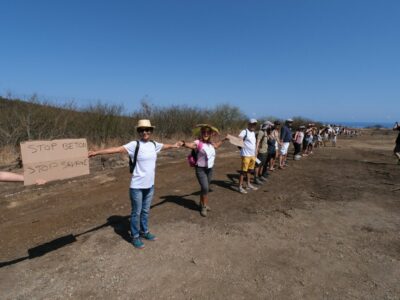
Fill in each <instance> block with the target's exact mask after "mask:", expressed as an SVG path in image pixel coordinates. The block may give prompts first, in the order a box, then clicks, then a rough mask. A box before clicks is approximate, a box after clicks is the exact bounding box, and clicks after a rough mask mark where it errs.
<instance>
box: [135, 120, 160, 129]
mask: <svg viewBox="0 0 400 300" xmlns="http://www.w3.org/2000/svg"><path fill="white" fill-rule="evenodd" d="M136 128H156V127H155V126H151V123H150V120H139V121H138V124H137V126H136Z"/></svg>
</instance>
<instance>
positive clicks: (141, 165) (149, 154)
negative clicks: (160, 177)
mask: <svg viewBox="0 0 400 300" xmlns="http://www.w3.org/2000/svg"><path fill="white" fill-rule="evenodd" d="M139 143H140V146H139V152H138V155H137V161H136V166H135V169H134V170H133V173H132V179H131V184H130V188H131V189H149V188H151V187H152V186H153V185H154V177H155V170H156V160H157V153H158V152H160V150H161V149H162V147H163V146H164V145H163V144H160V143H157V142H154V143H153V142H151V141H148V142H143V141H139ZM136 145H137V141H132V142H130V143H128V144H126V145H124V146H123V147H124V148H125V149H126V151H128V154H129V156H130V157H131V159H132V160H133V159H134V156H135V150H136Z"/></svg>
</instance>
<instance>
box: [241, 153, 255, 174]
mask: <svg viewBox="0 0 400 300" xmlns="http://www.w3.org/2000/svg"><path fill="white" fill-rule="evenodd" d="M255 166H256V157H255V156H242V171H243V172H247V171H249V170H254V167H255Z"/></svg>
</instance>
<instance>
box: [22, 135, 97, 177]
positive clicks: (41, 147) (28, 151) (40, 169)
mask: <svg viewBox="0 0 400 300" xmlns="http://www.w3.org/2000/svg"><path fill="white" fill-rule="evenodd" d="M21 154H22V162H23V164H24V178H25V180H24V185H31V184H35V183H36V180H37V179H44V180H46V181H53V180H59V179H66V178H72V177H76V176H81V175H87V174H89V158H88V150H87V142H86V139H65V140H52V141H31V142H24V143H21Z"/></svg>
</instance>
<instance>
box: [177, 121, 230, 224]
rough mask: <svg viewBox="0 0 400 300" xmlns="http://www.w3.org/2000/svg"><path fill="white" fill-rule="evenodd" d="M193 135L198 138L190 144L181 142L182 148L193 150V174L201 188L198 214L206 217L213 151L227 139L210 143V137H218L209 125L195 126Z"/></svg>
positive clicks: (213, 158) (214, 129)
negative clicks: (194, 160)
mask: <svg viewBox="0 0 400 300" xmlns="http://www.w3.org/2000/svg"><path fill="white" fill-rule="evenodd" d="M194 133H195V135H197V136H199V138H198V139H197V140H195V141H194V142H191V143H186V142H185V141H182V146H183V147H186V148H189V149H192V150H195V153H196V162H195V172H196V177H197V180H198V181H199V184H200V188H201V191H200V214H201V215H202V216H203V217H206V216H207V211H208V210H211V209H210V207H209V206H208V192H209V191H210V183H211V179H212V175H213V167H214V161H215V149H218V148H219V147H220V146H221V145H222V143H223V142H224V141H225V140H227V138H224V139H223V140H221V141H218V142H212V141H211V137H212V136H216V135H218V134H219V131H218V129H217V128H215V127H213V126H211V125H209V124H200V125H197V126H196V128H195V130H194Z"/></svg>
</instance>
